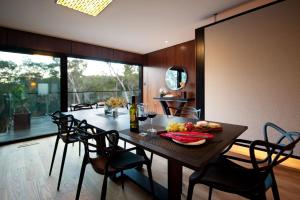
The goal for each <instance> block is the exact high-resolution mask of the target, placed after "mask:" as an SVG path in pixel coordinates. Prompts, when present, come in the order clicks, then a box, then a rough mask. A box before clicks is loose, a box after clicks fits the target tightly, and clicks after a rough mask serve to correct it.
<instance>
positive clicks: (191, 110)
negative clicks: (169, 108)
mask: <svg viewBox="0 0 300 200" xmlns="http://www.w3.org/2000/svg"><path fill="white" fill-rule="evenodd" d="M174 115H175V116H182V117H189V118H193V119H199V120H200V116H201V109H197V108H195V107H190V106H185V107H182V108H179V109H176V111H175V114H174Z"/></svg>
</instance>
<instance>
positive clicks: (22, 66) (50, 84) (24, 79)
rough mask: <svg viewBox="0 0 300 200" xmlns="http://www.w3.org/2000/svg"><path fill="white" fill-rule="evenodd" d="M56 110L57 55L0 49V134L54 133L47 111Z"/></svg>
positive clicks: (57, 83)
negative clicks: (21, 52)
mask: <svg viewBox="0 0 300 200" xmlns="http://www.w3.org/2000/svg"><path fill="white" fill-rule="evenodd" d="M59 109H60V59H59V58H56V57H51V56H41V55H28V54H20V53H9V52H3V51H0V133H9V135H11V136H14V139H17V138H23V137H28V136H36V135H40V134H46V133H53V132H55V130H56V127H53V123H52V122H51V120H49V116H48V114H49V113H51V112H54V111H56V110H59ZM6 138H7V139H13V138H8V137H6ZM0 142H1V138H0Z"/></svg>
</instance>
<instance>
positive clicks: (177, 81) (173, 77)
mask: <svg viewBox="0 0 300 200" xmlns="http://www.w3.org/2000/svg"><path fill="white" fill-rule="evenodd" d="M165 81H166V86H167V87H168V88H169V89H170V90H180V89H182V88H184V87H185V84H186V82H187V72H186V70H185V69H184V68H183V67H177V66H173V67H170V68H169V69H168V70H167V72H166V78H165Z"/></svg>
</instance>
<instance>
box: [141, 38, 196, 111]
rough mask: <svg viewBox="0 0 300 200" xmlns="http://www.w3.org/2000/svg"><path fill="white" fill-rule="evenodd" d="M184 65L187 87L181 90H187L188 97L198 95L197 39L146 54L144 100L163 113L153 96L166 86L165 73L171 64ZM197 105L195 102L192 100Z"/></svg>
mask: <svg viewBox="0 0 300 200" xmlns="http://www.w3.org/2000/svg"><path fill="white" fill-rule="evenodd" d="M174 65H176V66H183V67H185V69H186V70H187V73H188V82H187V84H186V87H185V88H184V89H182V90H180V91H186V92H187V93H188V97H196V65H195V41H194V40H192V41H189V42H185V43H182V44H178V45H175V46H172V47H169V48H165V49H162V50H158V51H155V52H152V53H149V54H146V64H145V67H144V84H143V90H144V96H143V98H144V102H145V103H146V104H148V105H149V106H150V107H153V108H155V109H156V111H157V112H160V113H162V109H161V107H160V104H159V102H157V101H155V100H153V97H156V96H158V95H159V89H160V88H162V87H165V88H167V87H166V85H165V73H166V71H167V69H168V68H169V67H171V66H174ZM180 91H179V92H180ZM192 105H193V106H194V105H195V102H192Z"/></svg>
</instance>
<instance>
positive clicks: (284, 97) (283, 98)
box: [205, 0, 300, 156]
mask: <svg viewBox="0 0 300 200" xmlns="http://www.w3.org/2000/svg"><path fill="white" fill-rule="evenodd" d="M299 10H300V1H299V0H287V1H284V2H281V3H277V4H275V5H272V6H269V7H266V8H263V9H261V10H258V11H255V12H252V13H249V14H246V15H243V16H240V17H237V18H234V19H231V20H228V21H225V22H223V23H219V24H217V25H214V26H211V27H208V28H206V29H205V111H206V116H205V117H206V119H207V120H214V121H221V122H228V123H235V124H242V125H248V127H249V129H248V130H247V132H245V133H244V134H243V135H242V136H241V138H247V139H251V140H253V139H260V138H262V127H263V125H264V124H265V122H268V121H271V122H274V123H276V124H278V125H279V126H281V127H283V128H285V129H287V130H294V131H299V132H300V11H299ZM299 146H300V145H298V147H297V149H296V155H298V156H299V155H300V148H299Z"/></svg>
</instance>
